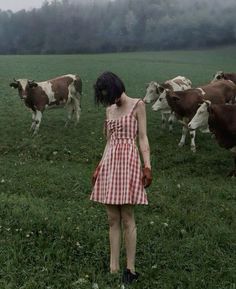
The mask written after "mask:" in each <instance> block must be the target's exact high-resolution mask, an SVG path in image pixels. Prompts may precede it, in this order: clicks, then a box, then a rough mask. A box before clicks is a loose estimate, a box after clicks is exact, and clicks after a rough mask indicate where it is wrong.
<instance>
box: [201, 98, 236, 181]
mask: <svg viewBox="0 0 236 289" xmlns="http://www.w3.org/2000/svg"><path fill="white" fill-rule="evenodd" d="M207 106H208V113H209V117H208V124H209V129H210V131H211V132H212V133H213V134H214V135H215V138H216V140H217V142H218V144H219V145H220V146H221V147H223V148H226V149H228V150H230V151H231V152H232V154H233V158H234V165H235V167H234V170H233V171H231V172H230V173H229V176H236V105H232V104H231V105H225V104H220V105H219V104H218V105H217V104H209V102H208V103H207Z"/></svg>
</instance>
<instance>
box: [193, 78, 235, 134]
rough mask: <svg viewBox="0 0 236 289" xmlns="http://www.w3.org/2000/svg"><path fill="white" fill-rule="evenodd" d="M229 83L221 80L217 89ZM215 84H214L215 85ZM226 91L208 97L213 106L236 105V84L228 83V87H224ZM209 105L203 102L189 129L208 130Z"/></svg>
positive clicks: (217, 83)
mask: <svg viewBox="0 0 236 289" xmlns="http://www.w3.org/2000/svg"><path fill="white" fill-rule="evenodd" d="M224 83H227V80H221V81H218V82H216V83H215V84H216V88H217V89H218V85H221V84H224ZM213 84H214V83H213ZM222 88H224V90H223V91H222V92H223V94H218V93H216V92H215V95H214V94H210V95H209V96H208V98H207V99H208V101H209V102H210V103H211V104H225V103H230V102H233V103H234V98H235V96H236V84H234V83H233V82H231V81H228V85H226V86H224V87H222ZM207 108H208V104H207V101H203V102H202V103H200V106H199V108H198V110H197V111H196V114H195V115H194V117H193V118H192V120H191V121H190V122H189V124H188V128H189V129H193V130H195V129H197V128H206V127H208V116H209V113H208V109H207Z"/></svg>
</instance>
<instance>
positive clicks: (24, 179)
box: [0, 47, 236, 289]
mask: <svg viewBox="0 0 236 289" xmlns="http://www.w3.org/2000/svg"><path fill="white" fill-rule="evenodd" d="M235 52H236V47H229V48H222V49H216V50H206V51H177V52H148V53H122V54H104V55H57V56H0V111H1V114H0V138H1V139H0V289H36V288H40V289H56V288H57V289H59V288H60V289H86V288H92V285H93V284H94V283H97V284H98V286H99V288H100V289H108V288H112V289H113V288H118V285H119V282H118V281H117V280H116V279H115V278H111V276H110V274H109V273H108V271H109V242H108V225H107V218H106V213H105V209H104V207H103V206H101V205H99V204H95V203H92V202H90V201H89V195H90V192H91V184H90V179H91V173H92V171H93V169H94V167H95V165H96V164H97V162H98V161H99V159H100V157H101V154H102V152H103V148H104V144H105V141H104V138H103V135H102V126H103V121H104V109H103V108H101V107H99V108H98V107H96V106H95V105H94V101H93V89H92V85H93V83H94V82H95V79H96V77H97V76H98V74H100V73H101V72H103V71H104V70H111V71H113V72H115V73H117V74H118V75H120V76H121V78H122V79H123V80H124V82H125V84H126V88H127V93H128V95H130V96H132V97H143V96H144V94H145V83H147V82H148V81H150V80H158V81H164V80H166V79H169V78H172V77H175V76H177V75H184V76H186V77H188V78H190V79H191V80H192V82H193V86H198V85H201V84H205V83H207V82H209V80H210V79H211V78H212V75H213V73H215V72H216V71H218V70H221V69H222V70H225V71H236V58H235ZM67 73H78V74H79V75H80V76H81V78H82V80H83V100H82V115H81V121H80V124H79V125H78V127H74V126H73V125H71V126H70V128H69V129H65V128H64V127H63V126H64V121H65V118H66V114H65V111H64V110H62V109H61V110H51V111H46V112H45V114H44V116H43V120H42V125H41V128H40V132H39V135H38V136H37V137H35V138H32V137H31V136H30V134H29V131H28V129H29V127H30V124H31V115H30V113H29V112H28V111H27V110H26V108H25V107H24V105H23V104H22V103H21V101H20V99H19V97H18V95H17V91H15V90H13V89H11V88H10V87H9V82H10V81H11V80H12V79H13V77H15V78H29V79H34V80H37V81H39V80H46V79H49V78H53V77H55V76H58V75H62V74H67ZM147 116H148V136H149V142H150V146H151V159H152V167H153V175H154V181H153V184H152V186H151V187H150V188H149V189H148V197H149V206H140V207H136V219H137V227H138V246H137V271H139V272H140V273H141V278H140V281H139V283H137V284H135V285H134V286H133V287H134V288H140V289H152V288H153V289H154V288H157V289H235V288H236V236H235V229H236V226H235V216H236V214H235V192H236V180H235V179H229V178H226V175H227V173H228V172H229V171H230V170H231V169H232V167H233V161H232V158H231V155H230V153H229V152H228V151H226V150H224V149H222V148H220V147H219V146H218V145H217V143H216V142H215V140H214V139H212V138H211V137H210V136H209V135H206V134H201V133H200V132H199V133H197V138H196V143H197V152H196V153H195V154H193V153H192V152H191V151H190V146H189V139H188V144H187V145H186V146H185V147H184V148H182V149H179V148H178V147H177V144H178V141H179V139H180V135H181V126H180V125H179V124H175V126H174V132H173V133H169V132H168V131H167V130H166V131H165V130H161V126H160V115H159V114H158V113H154V112H152V111H151V108H150V106H147ZM121 261H122V265H123V266H122V267H124V265H125V254H124V248H122V259H121Z"/></svg>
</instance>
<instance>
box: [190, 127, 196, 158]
mask: <svg viewBox="0 0 236 289" xmlns="http://www.w3.org/2000/svg"><path fill="white" fill-rule="evenodd" d="M189 133H190V137H191V151H192V152H194V153H195V152H196V144H195V136H196V131H195V130H190V132H189Z"/></svg>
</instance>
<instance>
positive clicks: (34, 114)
mask: <svg viewBox="0 0 236 289" xmlns="http://www.w3.org/2000/svg"><path fill="white" fill-rule="evenodd" d="M35 117H36V112H35V111H33V112H32V123H31V127H30V131H34V128H35V125H36V122H35Z"/></svg>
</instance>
